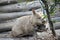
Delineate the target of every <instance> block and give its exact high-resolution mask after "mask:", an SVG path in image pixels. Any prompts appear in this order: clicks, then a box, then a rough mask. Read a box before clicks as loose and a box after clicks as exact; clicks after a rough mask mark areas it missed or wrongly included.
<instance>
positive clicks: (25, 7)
mask: <svg viewBox="0 0 60 40" xmlns="http://www.w3.org/2000/svg"><path fill="white" fill-rule="evenodd" d="M17 2H18V1H17V0H0V33H1V32H6V31H11V28H12V26H13V25H14V22H15V20H16V19H17V18H19V17H21V16H26V15H31V14H32V11H31V9H32V8H34V9H35V11H36V12H39V11H42V9H41V8H42V6H41V4H40V2H39V1H32V2H28V3H26V2H23V3H17ZM37 4H38V5H37ZM58 19H59V18H58ZM52 20H57V19H56V18H52ZM57 24H58V25H57ZM59 26H60V25H59V23H54V27H55V29H60V27H59ZM56 32H57V31H56ZM58 33H59V31H58ZM1 35H3V34H1ZM30 40H34V39H33V38H30Z"/></svg>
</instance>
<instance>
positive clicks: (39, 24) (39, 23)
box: [32, 9, 46, 30]
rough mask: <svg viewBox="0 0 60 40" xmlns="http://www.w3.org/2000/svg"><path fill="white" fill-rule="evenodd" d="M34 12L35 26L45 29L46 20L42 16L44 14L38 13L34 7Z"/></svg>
mask: <svg viewBox="0 0 60 40" xmlns="http://www.w3.org/2000/svg"><path fill="white" fill-rule="evenodd" d="M32 12H33V23H34V25H35V27H38V29H40V30H45V27H46V26H45V25H44V24H45V23H46V21H45V20H44V19H43V18H42V14H41V13H40V14H39V13H36V12H35V11H34V9H32Z"/></svg>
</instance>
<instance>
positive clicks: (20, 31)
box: [11, 9, 44, 37]
mask: <svg viewBox="0 0 60 40" xmlns="http://www.w3.org/2000/svg"><path fill="white" fill-rule="evenodd" d="M32 12H33V13H32V15H28V16H23V17H20V18H18V19H17V21H16V23H15V24H14V26H13V27H12V32H11V36H12V37H17V36H24V35H30V34H33V32H34V28H35V26H34V25H36V24H39V25H41V24H43V21H44V20H43V19H42V18H41V16H40V14H38V13H36V12H35V11H34V9H32Z"/></svg>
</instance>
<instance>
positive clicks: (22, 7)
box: [0, 1, 41, 12]
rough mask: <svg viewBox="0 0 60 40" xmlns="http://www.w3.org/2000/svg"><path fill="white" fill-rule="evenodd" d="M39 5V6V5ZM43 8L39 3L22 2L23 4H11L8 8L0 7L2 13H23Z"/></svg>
mask: <svg viewBox="0 0 60 40" xmlns="http://www.w3.org/2000/svg"><path fill="white" fill-rule="evenodd" d="M37 4H38V5H37ZM32 8H34V9H38V8H41V4H40V3H39V1H32V2H28V3H26V2H22V3H17V4H11V5H6V6H1V7H0V12H18V11H19V12H21V11H28V10H32Z"/></svg>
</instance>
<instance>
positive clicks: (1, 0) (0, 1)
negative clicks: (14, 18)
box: [0, 0, 18, 6]
mask: <svg viewBox="0 0 60 40" xmlns="http://www.w3.org/2000/svg"><path fill="white" fill-rule="evenodd" d="M17 2H18V0H0V6H3V5H8V4H14V3H17Z"/></svg>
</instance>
